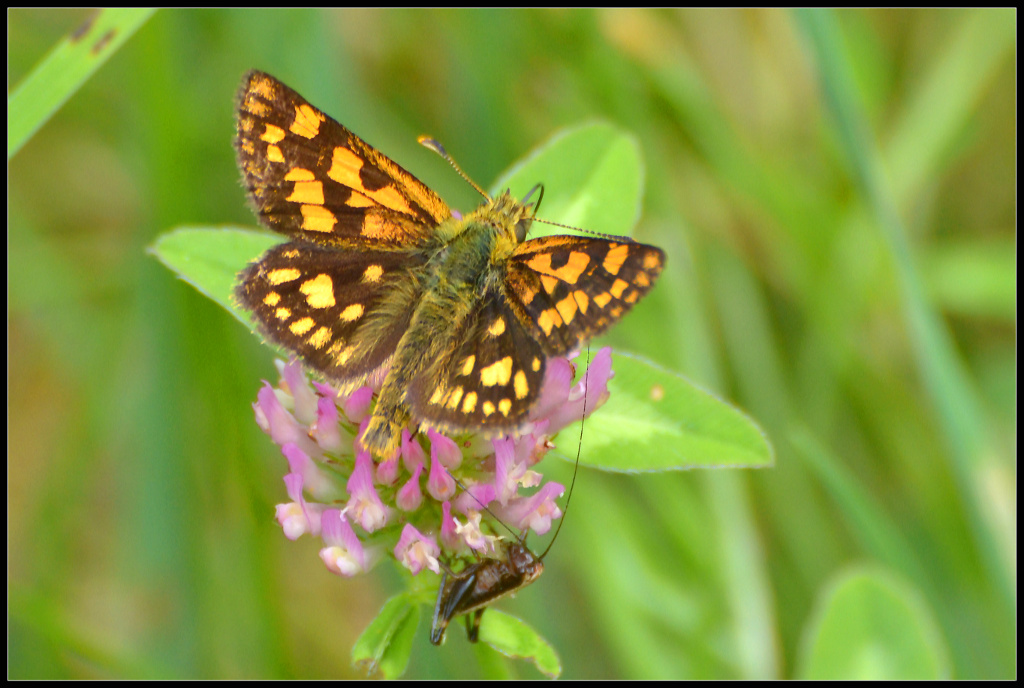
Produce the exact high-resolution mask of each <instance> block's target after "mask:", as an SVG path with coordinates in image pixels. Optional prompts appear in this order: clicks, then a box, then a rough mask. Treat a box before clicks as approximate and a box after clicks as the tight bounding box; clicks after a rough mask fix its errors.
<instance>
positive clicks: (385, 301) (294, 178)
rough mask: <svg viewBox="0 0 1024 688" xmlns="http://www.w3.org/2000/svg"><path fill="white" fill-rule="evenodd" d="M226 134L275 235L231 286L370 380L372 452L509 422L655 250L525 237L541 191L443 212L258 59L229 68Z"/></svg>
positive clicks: (266, 315) (614, 310) (262, 314)
mask: <svg viewBox="0 0 1024 688" xmlns="http://www.w3.org/2000/svg"><path fill="white" fill-rule="evenodd" d="M430 144H431V145H432V147H435V149H439V148H440V147H439V145H438V144H436V143H434V142H430ZM235 147H236V150H237V156H238V166H239V168H240V170H241V172H242V177H243V180H244V184H245V186H246V188H247V189H248V192H249V197H250V200H251V201H252V204H253V206H254V208H255V210H256V213H257V215H258V216H259V219H260V221H261V222H262V223H263V224H264V225H265V226H267V227H268V228H270V229H272V230H274V231H276V232H279V233H281V234H283V235H285V236H287V237H288V240H287V241H286V242H284V243H282V244H279V245H277V246H274V247H273V248H271V249H270V250H268V251H267V252H266V253H265V254H263V256H262V257H260V258H259V259H257V260H256V261H254V262H253V263H251V264H250V265H249V266H248V267H246V268H245V269H244V270H243V271H242V272H241V273H239V275H238V283H237V286H236V289H235V298H236V299H237V301H238V303H239V304H240V305H241V306H243V307H244V308H246V309H247V310H249V311H251V313H252V316H253V319H254V321H255V322H256V324H257V326H258V328H259V329H260V331H261V332H262V333H263V335H264V336H265V337H266V338H267V339H269V340H270V341H272V342H274V343H276V344H278V345H280V346H281V347H283V348H285V349H287V350H288V351H290V352H292V353H294V354H295V355H297V356H298V357H300V358H301V359H302V360H303V361H304V362H305V364H306V365H307V366H308V367H309V368H311V369H313V370H314V371H316V372H317V373H319V374H320V375H322V376H323V377H324V378H326V379H327V380H329V381H331V382H333V383H335V384H336V385H338V386H339V387H341V388H342V389H354V388H355V387H358V386H361V385H364V384H367V383H369V382H374V381H376V382H378V383H380V391H379V393H378V398H377V403H376V406H375V407H374V409H373V412H372V414H371V416H370V419H369V424H368V426H367V428H366V430H365V432H364V433H363V436H362V438H361V439H362V443H363V445H364V446H365V447H366V448H367V449H368V450H370V451H372V452H374V453H376V454H378V455H380V456H384V457H387V456H390V455H393V454H394V452H395V451H397V450H398V448H399V447H400V443H401V435H402V430H403V429H405V428H409V429H412V430H415V429H417V428H419V427H422V426H426V427H432V428H434V429H436V430H439V431H441V432H444V433H446V434H449V435H457V434H460V433H469V432H474V433H481V434H483V435H484V436H488V437H494V436H500V435H505V434H508V433H512V432H515V431H516V430H517V429H519V428H521V427H523V426H524V425H525V424H526V423H527V422H529V420H530V418H529V416H530V412H531V410H532V409H533V408H534V407H535V405H536V403H537V401H538V398H539V395H540V392H541V384H542V382H543V380H544V371H545V367H546V362H547V360H548V358H549V357H551V356H559V355H565V354H568V353H569V352H572V351H574V350H576V349H578V348H579V346H580V345H581V344H582V343H583V342H585V341H587V340H589V339H590V338H592V337H594V336H596V335H598V334H601V333H602V332H604V331H605V330H607V329H608V328H609V327H610V326H611V325H612V324H614V323H615V322H616V321H618V320H619V319H620V318H621V317H622V316H623V315H625V314H626V313H627V312H628V311H629V310H630V309H631V308H632V307H633V305H634V304H635V303H636V302H637V301H638V300H639V299H640V298H642V297H643V296H644V295H645V294H647V292H648V291H650V289H651V288H652V287H653V285H654V283H655V281H656V280H657V278H658V275H659V274H660V273H661V270H662V268H663V267H664V264H665V254H664V252H663V251H662V250H661V249H659V248H657V247H655V246H649V245H647V244H641V243H637V242H635V241H632V240H630V239H627V238H623V237H603V236H601V237H596V236H547V237H542V238H535V239H530V240H526V234H527V231H528V230H529V228H530V225H531V223H532V222H533V220H534V219H535V213H536V207H537V204H536V203H533V202H530V201H529V199H528V198H527V199H524V200H519V199H516V198H514V197H513V196H512V195H511V193H510V192H509V191H505V192H503V193H501V194H498V195H497V196H495V197H493V198H492V197H490V196H488V195H487V194H486V193H484V192H483V191H480V192H481V194H483V195H484V198H485V200H484V202H483V203H482V204H481V205H480V206H479V207H478V208H477V209H476V210H474V211H472V212H470V213H468V214H466V215H464V216H460V215H458V214H456V213H453V212H452V210H451V209H450V208H449V207H448V205H447V204H446V203H445V202H444V201H443V200H441V198H440V197H439V196H438V195H437V194H436V193H434V192H433V191H432V190H431V189H430V188H429V187H427V186H426V185H425V184H423V183H422V182H420V181H419V180H418V179H416V178H415V177H414V176H412V175H411V174H410V173H409V172H407V171H406V170H404V169H403V168H402V167H401V166H399V165H398V164H397V163H395V162H394V161H392V160H391V159H389V158H388V157H387V156H385V155H384V154H382V153H381V152H379V151H378V150H376V149H375V148H373V147H372V146H370V145H369V144H367V143H366V142H365V141H363V140H362V139H361V138H359V137H358V136H356V135H355V134H353V133H352V132H351V131H349V130H348V129H346V128H345V127H344V126H342V125H341V124H339V123H338V122H336V121H335V120H333V119H331V118H330V117H329V116H327V115H326V114H324V113H323V112H322V111H320V110H319V109H317V108H316V107H314V106H313V105H311V104H310V103H309V102H308V101H306V100H305V99H304V98H303V97H302V96H300V95H299V94H298V93H296V92H295V91H294V90H292V89H291V88H289V87H288V86H286V85H285V84H283V83H282V82H280V81H278V80H277V79H275V78H274V77H272V76H270V75H269V74H265V73H263V72H259V71H252V72H249V73H248V74H247V75H246V76H245V79H244V81H243V83H242V88H241V90H240V93H239V96H238V113H237V135H236V137H235ZM478 190H479V189H478Z"/></svg>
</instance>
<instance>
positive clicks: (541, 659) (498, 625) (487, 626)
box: [480, 609, 562, 678]
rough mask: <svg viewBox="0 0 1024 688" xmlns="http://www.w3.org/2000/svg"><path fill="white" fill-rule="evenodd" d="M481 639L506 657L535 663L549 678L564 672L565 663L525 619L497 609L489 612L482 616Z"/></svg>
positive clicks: (556, 676)
mask: <svg viewBox="0 0 1024 688" xmlns="http://www.w3.org/2000/svg"><path fill="white" fill-rule="evenodd" d="M480 640H481V641H483V642H485V643H487V644H488V645H490V646H491V647H493V648H494V649H495V650H497V651H498V652H500V653H501V654H503V655H505V656H507V657H513V658H516V659H525V660H528V661H530V662H533V664H534V666H536V667H537V670H538V671H540V672H541V673H542V674H544V675H545V676H547V677H548V678H558V677H559V675H561V673H562V663H561V661H560V660H559V659H558V654H557V653H556V652H555V650H554V648H552V647H551V645H550V644H549V643H548V641H546V640H545V639H544V638H542V637H541V636H540V635H539V634H538V633H537V631H535V630H533V628H531V627H530V626H528V625H526V624H525V623H523V621H522V620H520V619H517V618H516V617H514V616H511V615H509V614H505V613H504V612H501V611H498V610H497V609H488V610H487V613H486V614H484V615H483V618H482V619H481V623H480Z"/></svg>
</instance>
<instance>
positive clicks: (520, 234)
mask: <svg viewBox="0 0 1024 688" xmlns="http://www.w3.org/2000/svg"><path fill="white" fill-rule="evenodd" d="M532 224H533V217H532V216H529V217H524V218H523V219H522V220H520V221H519V222H517V223H516V241H518V242H519V243H523V241H524V240H525V239H526V235H527V233H528V232H529V231H530V225H532Z"/></svg>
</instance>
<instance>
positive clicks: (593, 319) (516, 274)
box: [505, 236, 665, 356]
mask: <svg viewBox="0 0 1024 688" xmlns="http://www.w3.org/2000/svg"><path fill="white" fill-rule="evenodd" d="M664 265H665V254H664V252H663V251H662V250H661V249H660V248H657V247H656V246H649V245H647V244H640V243H637V242H634V241H630V240H629V239H614V240H611V239H604V238H597V237H580V236H550V237H542V238H538V239H531V240H530V241H526V242H523V243H522V244H520V245H519V246H518V247H516V251H515V253H514V254H513V255H512V257H511V258H510V259H509V261H508V268H507V273H506V280H505V295H506V297H507V298H508V302H509V304H510V307H511V309H512V310H513V311H514V312H516V313H517V314H518V315H519V316H520V320H521V322H522V323H523V325H524V326H525V327H527V328H529V329H530V331H531V333H532V336H533V337H534V338H536V340H537V341H538V342H539V343H540V346H541V347H542V349H543V351H544V353H545V354H546V355H548V356H560V355H565V354H567V353H569V352H571V351H573V350H575V349H577V348H579V346H580V345H581V344H582V343H583V342H586V341H588V340H589V339H591V338H593V337H596V336H597V335H599V334H601V333H603V332H604V331H605V330H607V329H608V328H609V327H611V326H612V325H613V324H614V323H615V322H617V321H618V320H619V319H620V318H621V317H622V316H623V315H625V314H626V313H628V312H629V310H630V309H631V308H632V307H633V305H634V304H635V303H636V302H637V301H639V300H640V298H641V297H643V296H644V295H645V294H646V293H647V292H648V291H650V289H651V287H653V286H654V282H655V280H657V278H658V275H659V274H661V270H662V268H663V267H664Z"/></svg>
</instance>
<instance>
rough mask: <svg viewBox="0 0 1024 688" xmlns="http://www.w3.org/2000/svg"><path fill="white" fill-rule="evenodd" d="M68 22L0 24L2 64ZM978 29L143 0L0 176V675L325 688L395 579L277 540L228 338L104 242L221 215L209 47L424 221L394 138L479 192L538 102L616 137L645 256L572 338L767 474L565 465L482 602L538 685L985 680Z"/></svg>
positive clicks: (548, 120)
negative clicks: (635, 372)
mask: <svg viewBox="0 0 1024 688" xmlns="http://www.w3.org/2000/svg"><path fill="white" fill-rule="evenodd" d="M88 16H89V13H88V12H86V11H78V10H60V11H52V10H51V11H48V10H11V11H9V12H8V61H9V69H8V75H9V76H8V78H9V83H8V90H9V91H10V90H11V89H12V88H13V87H14V86H16V85H17V84H18V83H19V82H20V81H21V80H22V79H23V78H24V77H25V76H26V75H27V74H28V72H29V71H30V70H31V69H32V67H33V66H34V65H36V64H37V63H38V62H39V61H40V60H41V59H42V58H43V57H44V56H45V55H46V53H47V52H48V51H49V50H50V49H51V48H52V47H53V46H55V45H56V44H57V43H58V42H59V41H60V40H61V39H62V38H63V37H64V36H65V35H66V34H68V33H70V32H72V31H74V30H75V29H76V28H77V27H78V26H80V25H81V24H82V22H83V21H85V20H86V19H87V17H88ZM823 26H824V27H825V30H824V31H823V30H822V27H823ZM1015 26H1016V13H1015V12H1013V11H999V10H956V11H948V10H943V11H928V10H906V11H883V10H874V11H843V12H838V13H835V14H829V13H824V14H793V13H787V12H781V11H763V10H755V11H649V10H628V11H614V10H607V11H569V10H565V11H451V10H449V11H385V10H380V11H373V10H360V11H349V10H337V11H261V12H244V11H221V10H213V11H166V12H159V13H157V14H156V15H155V16H154V17H153V18H152V19H151V20H149V22H148V23H146V24H145V25H144V26H142V28H141V29H140V30H139V31H138V32H137V33H136V34H135V35H134V36H132V37H131V38H130V39H129V40H128V41H127V42H126V43H125V44H124V46H123V47H122V48H121V49H120V50H118V51H117V52H116V54H114V56H113V57H112V58H111V59H110V61H109V62H107V63H106V64H105V65H103V66H102V67H101V68H100V69H99V70H98V71H97V72H96V73H95V75H94V76H93V77H92V78H91V79H89V80H87V81H86V82H85V83H84V85H83V86H82V87H81V89H80V90H78V91H77V92H75V93H74V94H73V95H72V97H71V98H70V99H69V100H68V102H67V103H66V104H65V105H64V106H63V108H62V109H60V110H59V111H58V112H57V113H56V114H55V115H54V117H53V118H52V119H51V120H50V121H48V122H47V123H46V124H45V125H44V126H43V127H42V128H41V129H40V130H39V131H38V132H37V133H36V134H35V136H34V137H33V138H31V139H30V140H29V141H28V142H27V143H26V144H25V145H24V147H23V148H22V149H21V150H20V151H19V152H18V153H17V154H16V155H15V156H14V157H13V158H12V159H11V160H10V162H9V164H8V173H9V178H8V200H9V205H8V222H9V229H8V248H9V256H8V289H9V298H8V371H9V372H8V401H9V408H10V411H9V413H8V426H9V439H8V597H9V612H8V631H9V634H8V658H9V668H8V672H9V676H11V677H14V678H44V677H51V678H101V677H103V678H109V677H114V678H121V677H148V678H172V677H191V678H238V677H250V678H257V677H259V678H268V677H270V678H284V677H302V678H344V677H359V676H361V674H360V673H359V672H358V671H357V670H355V669H353V668H352V666H351V665H350V661H349V653H350V649H351V647H352V644H353V641H354V639H355V637H356V636H357V635H358V634H359V633H360V632H361V631H362V629H363V628H364V627H365V625H366V624H367V623H368V622H369V620H370V619H372V618H373V616H374V615H375V613H376V611H377V610H378V609H379V608H380V606H381V605H382V604H383V601H384V600H385V599H386V598H387V597H388V596H389V595H390V594H392V593H394V592H395V591H397V590H398V589H399V582H398V580H399V579H398V577H397V576H396V575H394V573H393V572H392V571H390V570H389V567H387V566H382V567H379V570H378V571H375V572H374V574H372V575H369V576H364V577H361V578H358V579H354V580H342V579H339V578H336V577H334V576H332V575H330V574H329V573H327V572H326V571H325V569H324V567H323V566H322V564H321V562H320V561H319V558H318V557H317V555H316V545H315V544H314V543H312V542H311V541H310V540H309V539H308V538H306V539H303V540H299V541H297V542H290V541H288V540H286V539H285V538H284V537H283V536H282V535H281V532H280V529H279V528H278V526H277V525H276V523H275V522H274V519H273V514H274V511H273V507H274V504H275V503H278V502H281V501H285V494H284V488H283V483H282V482H281V476H282V475H283V473H284V470H285V462H284V460H283V458H282V457H281V456H280V454H279V453H277V451H276V450H275V449H274V448H273V446H272V445H271V444H270V443H269V441H268V440H266V439H265V438H264V436H263V434H262V433H261V432H260V431H259V429H258V428H257V427H256V425H255V423H254V422H253V418H252V411H251V408H250V404H251V402H252V401H253V400H254V398H255V395H256V391H257V389H258V386H259V381H260V379H261V378H262V377H271V378H272V377H273V375H274V371H273V367H272V363H271V356H270V352H269V350H268V349H266V348H264V347H262V346H261V345H260V344H259V342H258V341H257V339H256V338H255V337H253V336H251V335H250V334H249V333H248V332H247V331H245V329H244V328H243V327H242V326H240V325H239V323H238V322H237V321H236V320H234V319H233V318H232V317H231V316H230V315H229V314H228V313H227V312H225V311H224V310H222V309H221V308H219V307H218V306H216V305H215V304H213V303H212V302H211V301H210V300H208V299H206V298H204V297H203V296H201V295H200V294H198V293H197V292H196V291H194V290H193V289H192V288H191V287H189V286H188V285H186V284H184V283H182V282H179V281H177V280H176V279H175V278H174V277H173V275H172V274H171V272H170V271H168V270H167V269H166V268H164V267H163V266H161V265H160V264H159V263H158V262H157V261H156V260H155V259H154V258H153V257H152V256H150V255H148V254H147V253H146V248H147V246H149V245H150V244H151V243H152V242H153V240H154V239H155V238H156V237H157V236H158V235H159V234H160V233H162V232H165V231H167V230H169V229H171V228H173V227H176V226H179V225H183V224H204V225H207V224H219V223H223V224H228V223H230V224H240V225H243V226H253V225H255V219H254V217H253V215H252V214H251V212H250V211H249V209H248V207H247V205H246V202H245V198H244V193H243V190H242V188H241V186H240V184H239V175H238V172H237V170H236V168H235V162H234V153H233V151H232V148H231V138H232V134H233V106H234V96H235V91H236V89H237V88H238V85H239V82H240V80H241V77H242V74H243V73H244V72H245V71H246V70H248V69H251V68H259V69H263V70H266V71H268V72H270V73H272V74H274V75H275V76H277V77H278V78H280V79H282V80H283V81H285V82H286V83H288V84H289V85H291V86H292V87H294V88H295V89H296V90H298V91H299V92H300V93H302V94H304V95H305V96H306V97H307V98H308V99H309V100H310V101H312V102H313V103H314V104H316V105H317V106H319V107H320V108H322V109H323V110H324V111H326V112H327V113H329V114H331V115H332V116H334V117H335V118H336V119H338V120H339V121H341V122H343V123H344V124H346V125H347V126H349V127H351V128H352V129H353V130H354V131H356V132H358V133H359V134H360V135H361V136H363V137H364V138H365V139H367V140H368V141H369V142H371V143H372V144H374V145H375V146H377V147H378V148H380V149H381V150H382V151H384V152H385V153H387V154H388V155H389V156H391V157H393V158H394V159H396V160H397V161H399V162H400V163H401V164H402V165H403V166H405V167H406V168H407V169H410V170H412V171H413V172H414V173H415V174H416V175H417V176H418V177H419V178H420V179H422V180H423V181H424V182H426V183H427V184H429V185H430V186H432V187H433V188H435V189H436V190H437V191H438V192H439V193H441V195H442V196H443V197H445V198H446V199H447V200H448V201H449V203H450V204H451V205H452V206H453V207H456V208H462V209H466V208H471V207H473V206H475V204H476V203H477V198H476V197H475V194H474V192H473V191H472V189H470V188H469V187H468V185H466V184H465V183H464V182H462V181H461V180H460V179H459V178H458V177H457V176H456V175H454V174H453V173H452V172H451V170H450V169H449V168H448V167H447V166H446V165H445V164H444V163H443V162H441V161H439V160H438V159H437V157H436V156H435V155H434V154H432V153H430V152H429V151H427V150H425V149H423V148H421V147H419V146H418V145H417V144H416V135H418V134H421V133H429V134H431V135H433V136H435V137H436V138H437V139H439V140H440V141H442V142H444V144H445V146H446V147H447V148H448V150H449V152H451V153H452V155H453V156H454V157H455V158H456V159H457V160H458V161H459V163H460V164H461V166H462V167H463V168H464V169H465V170H466V171H467V172H468V173H469V174H470V175H471V176H473V177H474V179H476V180H477V181H478V182H479V183H480V184H482V185H484V186H487V185H488V184H489V183H490V182H491V180H493V179H494V178H495V176H496V175H497V174H498V173H500V172H501V171H502V170H504V169H505V168H506V167H507V166H508V165H510V164H511V163H512V162H514V161H515V160H516V159H518V158H519V157H520V156H522V155H523V154H525V153H526V152H528V151H529V149H530V148H531V147H533V146H535V145H537V144H538V143H540V142H541V141H543V140H545V139H546V138H547V137H548V136H549V135H550V134H552V133H553V132H554V131H555V130H556V129H558V128H560V127H563V126H568V125H575V124H578V123H580V122H582V121H587V120H591V119H595V118H601V119H606V120H609V121H612V122H614V123H616V124H618V125H619V126H621V127H623V128H625V129H628V130H630V131H632V132H633V133H635V135H636V136H637V137H638V139H639V141H640V143H641V147H642V149H643V153H644V156H645V159H646V163H647V177H646V196H645V203H644V214H643V217H642V218H641V219H640V224H639V226H638V227H637V229H636V231H635V233H634V235H635V236H636V237H637V238H638V239H639V240H641V241H645V242H649V243H654V244H657V245H659V246H662V247H663V248H664V249H665V250H666V252H667V253H668V269H667V271H666V273H665V274H664V276H663V278H662V281H661V283H660V285H659V286H658V288H657V289H656V290H655V291H654V292H653V293H652V295H651V296H650V297H648V299H647V300H646V301H645V302H644V303H642V304H641V305H640V307H638V308H637V310H636V312H635V313H634V314H633V315H631V316H630V317H629V318H627V319H626V320H625V321H624V323H623V324H622V325H620V326H619V327H618V328H616V329H615V331H614V332H613V334H612V336H611V337H610V338H608V340H609V341H610V342H611V343H613V344H614V345H615V346H617V347H620V348H623V349H628V350H632V351H635V352H638V353H641V354H643V355H646V356H648V357H650V358H652V359H654V360H656V361H658V362H659V363H661V364H663V365H664V366H666V367H668V368H671V369H673V370H676V371H679V372H681V373H683V374H685V375H687V376H688V377H689V378H690V379H692V380H694V381H695V382H697V383H698V384H700V385H702V386H704V387H706V388H709V389H711V390H714V391H715V392H716V393H718V394H719V395H720V396H722V397H724V398H726V399H729V400H731V401H732V402H734V403H735V404H737V405H738V406H740V407H742V408H744V409H746V410H747V412H748V413H750V414H751V415H752V416H753V417H754V418H756V419H757V420H758V421H759V422H760V423H761V425H762V426H763V427H764V428H765V430H766V432H767V433H768V435H769V437H770V438H771V440H772V441H773V443H774V445H775V449H776V466H775V467H774V468H772V469H768V470H760V471H714V472H709V471H691V472H688V473H682V474H672V475H636V476H626V475H609V474H597V473H596V472H594V471H583V472H581V473H580V476H579V479H578V481H577V484H576V492H575V494H574V496H573V507H572V510H571V513H570V515H569V517H568V519H567V521H566V527H565V528H564V529H563V532H562V534H561V539H560V541H559V543H558V545H557V546H556V547H555V548H554V549H553V550H552V553H551V555H550V557H549V558H548V560H547V573H546V574H545V576H544V577H543V578H542V579H541V580H540V581H539V582H538V583H537V584H535V585H534V586H533V587H531V588H529V589H528V590H526V591H524V592H523V593H522V594H520V595H519V596H518V597H517V598H516V599H515V600H510V601H505V602H503V603H502V604H501V606H502V608H503V609H505V610H506V611H509V612H511V613H513V614H516V615H518V616H521V617H522V618H524V619H526V620H528V621H529V622H530V623H531V624H532V625H533V626H534V627H536V628H538V629H539V630H540V631H541V632H542V633H543V634H544V635H545V636H546V637H547V638H548V640H550V641H551V643H552V644H553V645H554V646H555V647H556V648H557V649H558V651H559V653H560V655H561V658H562V661H563V664H564V674H563V676H565V677H566V678H595V677H616V678H662V679H667V678H727V679H736V678H788V677H811V676H871V675H878V676H906V677H929V676H952V677H955V678H989V679H991V678H1004V679H1005V678H1011V677H1013V676H1015V675H1016V612H1015V609H1016V509H1017V505H1016V498H1017V494H1016V421H1015V405H1016V393H1017V388H1016V371H1017V367H1016V270H1017V263H1016V233H1015V229H1016V189H1017V187H1016V181H1017V180H1016V162H1015V155H1016V119H1017V109H1016V99H1017V86H1016V74H1015V64H1016V57H1017V55H1016V36H1015ZM830 31H831V33H830ZM823 38H824V39H825V40H823ZM837 75H838V76H837ZM844 76H845V77H846V80H845V81H844ZM844 94H845V95H846V98H847V99H846V100H845V101H844V99H843V98H844ZM850 94H853V95H854V96H855V98H854V99H853V100H852V101H851V100H849V95H850ZM851 102H852V103H853V104H854V105H855V108H854V110H853V111H852V112H851V111H850V110H849V109H845V110H844V107H848V106H849V105H850V103H851ZM844 103H845V106H844ZM8 114H9V115H10V114H11V113H10V111H9V113H8ZM858 127H860V128H858ZM858 136H859V137H860V138H858ZM538 181H544V182H545V183H546V184H547V185H549V186H553V185H556V184H557V180H554V179H546V180H538ZM585 443H586V440H585V438H584V451H585ZM648 450H649V449H648ZM558 470H559V471H561V475H563V476H568V470H567V469H566V467H565V466H560V467H559V468H558ZM425 611H426V610H425ZM453 631H454V632H452V633H451V634H450V637H449V639H448V642H447V644H446V645H445V646H444V647H442V648H441V649H439V650H438V649H434V648H433V647H431V646H430V645H429V642H428V639H427V636H428V633H427V629H426V627H425V626H424V627H421V630H420V632H419V633H418V640H417V642H418V644H419V645H418V646H417V647H416V648H414V650H413V654H412V661H411V663H410V666H409V670H408V673H407V676H409V677H416V678H425V677H434V678H441V677H464V678H469V677H474V676H478V675H480V673H481V671H482V669H481V667H480V666H478V664H477V660H476V659H474V650H473V649H472V648H471V647H470V646H469V645H468V644H467V643H466V641H465V638H464V634H463V633H462V632H461V629H453ZM903 643H906V645H907V647H902V644H903ZM481 661H482V662H483V666H484V667H488V666H490V667H491V668H490V669H487V670H488V671H491V672H493V671H495V669H494V668H493V665H491V664H490V662H491V658H489V657H483V659H482V660H481ZM507 666H508V667H509V668H510V669H511V670H512V671H514V672H517V673H519V675H521V676H524V677H535V676H538V675H539V674H537V673H536V672H535V671H534V670H533V669H532V668H531V667H530V666H529V665H526V664H523V663H509V664H508V665H507ZM499 670H500V669H499ZM490 675H494V674H493V673H491V674H490Z"/></svg>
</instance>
